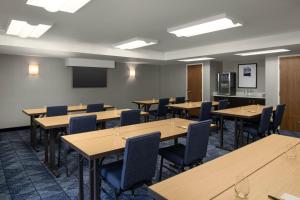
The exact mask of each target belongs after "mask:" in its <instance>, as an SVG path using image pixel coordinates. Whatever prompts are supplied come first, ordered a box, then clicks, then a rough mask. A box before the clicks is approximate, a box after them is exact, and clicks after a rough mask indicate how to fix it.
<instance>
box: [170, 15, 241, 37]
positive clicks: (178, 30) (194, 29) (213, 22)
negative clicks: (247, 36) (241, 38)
mask: <svg viewBox="0 0 300 200" xmlns="http://www.w3.org/2000/svg"><path fill="white" fill-rule="evenodd" d="M239 26H242V24H241V23H238V22H235V21H234V20H232V19H230V18H228V17H226V15H225V14H222V15H217V16H214V17H210V18H207V19H203V20H200V21H196V22H192V23H188V24H185V25H182V26H178V27H174V28H169V29H168V32H169V33H172V34H175V35H176V36H177V37H191V36H195V35H201V34H205V33H211V32H215V31H220V30H225V29H229V28H235V27H239Z"/></svg>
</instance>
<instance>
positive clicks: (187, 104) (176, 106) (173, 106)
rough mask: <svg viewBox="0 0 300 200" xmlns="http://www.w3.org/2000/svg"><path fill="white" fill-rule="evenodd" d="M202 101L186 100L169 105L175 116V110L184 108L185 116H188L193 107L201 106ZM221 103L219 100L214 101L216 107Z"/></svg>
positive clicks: (213, 104)
mask: <svg viewBox="0 0 300 200" xmlns="http://www.w3.org/2000/svg"><path fill="white" fill-rule="evenodd" d="M201 105H202V102H201V101H195V102H192V101H190V102H185V103H174V104H169V105H167V107H168V108H170V109H171V110H172V115H173V117H174V116H175V110H182V111H184V113H185V116H186V117H188V114H189V111H190V110H193V109H199V108H201ZM218 105H219V102H217V101H213V102H212V106H213V107H214V108H216V107H217V106H218Z"/></svg>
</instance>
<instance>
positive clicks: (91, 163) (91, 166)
mask: <svg viewBox="0 0 300 200" xmlns="http://www.w3.org/2000/svg"><path fill="white" fill-rule="evenodd" d="M94 171H95V170H94V160H89V181H90V182H89V184H90V200H94Z"/></svg>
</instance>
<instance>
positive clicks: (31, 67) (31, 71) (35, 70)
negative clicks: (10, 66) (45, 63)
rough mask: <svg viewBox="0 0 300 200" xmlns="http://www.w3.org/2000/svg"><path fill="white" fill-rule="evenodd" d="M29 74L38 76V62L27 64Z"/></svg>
mask: <svg viewBox="0 0 300 200" xmlns="http://www.w3.org/2000/svg"><path fill="white" fill-rule="evenodd" d="M28 72H29V75H31V76H38V75H39V65H38V64H29V68H28Z"/></svg>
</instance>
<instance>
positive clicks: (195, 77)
mask: <svg viewBox="0 0 300 200" xmlns="http://www.w3.org/2000/svg"><path fill="white" fill-rule="evenodd" d="M187 79H188V80H187V83H188V85H187V94H188V99H189V100H190V101H202V65H201V64H197V65H188V66H187ZM198 114H199V109H195V110H192V111H191V112H190V115H192V116H196V115H198Z"/></svg>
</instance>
